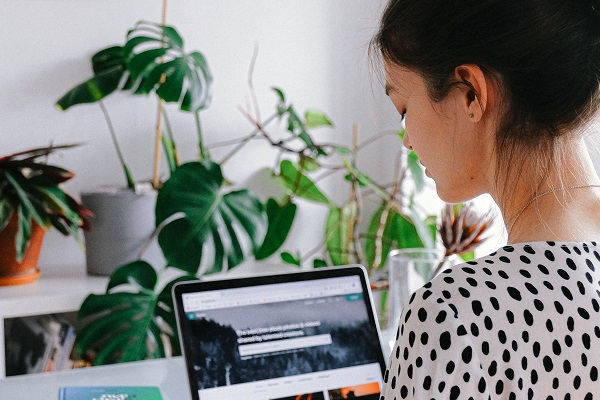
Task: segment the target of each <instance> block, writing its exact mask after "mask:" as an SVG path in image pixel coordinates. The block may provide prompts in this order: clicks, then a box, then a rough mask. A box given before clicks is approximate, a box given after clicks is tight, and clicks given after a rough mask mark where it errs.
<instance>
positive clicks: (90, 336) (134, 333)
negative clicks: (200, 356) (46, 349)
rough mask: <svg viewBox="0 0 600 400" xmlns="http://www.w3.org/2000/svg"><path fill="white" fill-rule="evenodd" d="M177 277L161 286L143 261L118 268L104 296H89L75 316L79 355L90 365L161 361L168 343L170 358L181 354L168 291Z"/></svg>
mask: <svg viewBox="0 0 600 400" xmlns="http://www.w3.org/2000/svg"><path fill="white" fill-rule="evenodd" d="M195 279H196V278H195V277H193V276H180V277H178V278H176V279H174V280H172V281H170V282H169V283H168V284H167V285H165V286H164V287H162V288H160V286H159V280H158V277H157V274H156V272H155V270H154V268H152V266H151V265H150V264H148V263H147V262H145V261H135V262H132V263H129V264H126V265H124V266H122V267H120V268H119V269H117V270H116V271H115V272H114V273H113V275H112V276H111V279H110V281H109V284H108V287H107V291H106V293H105V294H100V295H98V294H91V295H89V296H88V297H87V298H86V299H85V301H84V302H83V304H82V305H81V308H80V309H79V312H78V314H77V317H78V319H79V320H81V321H83V323H84V326H83V328H82V329H81V331H80V332H79V333H78V335H77V340H76V344H75V352H76V354H77V356H78V357H85V358H88V357H92V358H93V364H94V365H103V364H112V363H116V362H127V361H137V360H144V359H148V358H162V357H165V356H166V354H169V352H168V351H166V349H165V346H164V342H163V339H165V338H166V339H167V340H168V343H169V344H170V347H171V351H172V353H173V354H174V355H180V354H181V348H180V345H179V338H178V335H177V326H176V323H175V313H174V309H173V303H172V299H171V289H172V287H173V285H174V284H175V283H177V282H181V281H188V280H195Z"/></svg>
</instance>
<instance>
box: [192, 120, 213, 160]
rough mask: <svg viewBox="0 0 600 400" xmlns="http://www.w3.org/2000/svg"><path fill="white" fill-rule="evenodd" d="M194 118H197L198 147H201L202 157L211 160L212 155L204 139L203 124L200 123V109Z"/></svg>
mask: <svg viewBox="0 0 600 400" xmlns="http://www.w3.org/2000/svg"><path fill="white" fill-rule="evenodd" d="M194 119H195V120H196V131H197V132H198V147H199V148H200V159H201V160H209V159H210V155H209V154H208V150H206V147H205V146H204V140H203V139H202V126H201V125H200V111H196V112H195V113H194Z"/></svg>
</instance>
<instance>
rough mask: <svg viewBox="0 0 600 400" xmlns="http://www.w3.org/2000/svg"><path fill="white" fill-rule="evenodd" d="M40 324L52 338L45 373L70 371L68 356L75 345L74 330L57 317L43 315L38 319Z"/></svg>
mask: <svg viewBox="0 0 600 400" xmlns="http://www.w3.org/2000/svg"><path fill="white" fill-rule="evenodd" d="M38 320H39V322H40V324H41V325H42V326H43V327H44V329H45V330H46V332H47V333H49V334H50V336H51V337H52V352H51V359H50V361H49V363H48V365H46V368H45V371H62V370H65V369H70V365H71V363H70V362H69V361H70V355H71V350H73V345H74V343H75V328H74V327H73V325H71V324H70V323H69V322H67V321H66V320H65V319H64V318H61V317H60V316H58V315H55V314H50V315H43V316H40V317H39V318H38Z"/></svg>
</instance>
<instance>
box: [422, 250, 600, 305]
mask: <svg viewBox="0 0 600 400" xmlns="http://www.w3.org/2000/svg"><path fill="white" fill-rule="evenodd" d="M599 280H600V247H599V246H598V244H597V243H596V242H530V243H519V244H514V245H510V246H504V247H501V248H499V249H498V250H497V251H495V252H493V253H491V254H489V255H487V256H484V257H480V258H477V259H475V260H473V261H469V262H466V263H462V264H457V265H454V266H452V267H450V268H447V269H446V270H444V271H442V272H441V273H440V274H439V275H438V276H436V277H435V278H434V279H432V280H431V281H429V282H428V283H426V284H425V285H424V286H423V287H422V288H421V289H419V290H418V291H417V292H415V293H414V294H413V298H412V299H411V300H414V301H416V302H417V303H420V302H422V299H426V298H429V297H431V298H435V299H436V300H435V301H437V302H439V303H441V302H444V303H448V304H452V305H454V306H455V307H456V308H457V309H464V308H465V307H466V308H467V309H469V310H474V311H475V310H478V309H480V308H484V309H486V308H487V309H488V311H489V312H490V313H493V311H500V310H501V309H504V308H512V307H516V306H517V303H519V302H521V303H523V302H525V303H526V304H527V306H534V307H535V306H537V307H541V306H540V305H539V302H540V301H542V302H548V301H552V302H553V301H554V300H555V298H556V296H561V297H566V298H567V299H569V298H572V297H573V296H575V295H574V294H573V293H576V292H582V291H584V289H582V288H586V287H590V286H593V285H595V282H598V281H599ZM585 291H586V292H587V293H588V294H589V293H594V292H595V291H594V290H589V291H588V290H585ZM503 305H504V306H503ZM522 305H523V304H522Z"/></svg>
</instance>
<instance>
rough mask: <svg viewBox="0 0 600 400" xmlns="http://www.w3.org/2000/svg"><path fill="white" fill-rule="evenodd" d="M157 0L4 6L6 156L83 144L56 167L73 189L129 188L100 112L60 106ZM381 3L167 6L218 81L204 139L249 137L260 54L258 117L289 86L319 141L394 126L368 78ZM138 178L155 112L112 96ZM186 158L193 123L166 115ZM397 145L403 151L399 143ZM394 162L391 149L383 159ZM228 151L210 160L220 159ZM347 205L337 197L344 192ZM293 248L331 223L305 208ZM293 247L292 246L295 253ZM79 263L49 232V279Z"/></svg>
mask: <svg viewBox="0 0 600 400" xmlns="http://www.w3.org/2000/svg"><path fill="white" fill-rule="evenodd" d="M161 3H162V2H161V1H160V0H2V1H1V2H0V4H2V8H1V9H2V12H1V13H0V37H1V38H2V39H0V40H1V41H2V47H1V48H2V50H3V55H2V57H1V60H2V61H0V66H1V67H0V71H1V73H0V93H2V95H1V96H0V113H1V115H2V118H1V122H0V138H1V139H0V143H1V146H0V154H6V153H9V152H12V151H17V150H21V149H24V148H29V147H33V146H42V145H47V144H49V143H50V142H53V143H55V144H62V143H68V142H84V143H85V145H84V146H82V147H80V148H77V149H74V150H70V151H66V152H63V153H62V155H61V156H59V157H54V158H52V159H51V160H50V161H51V162H53V163H55V164H58V165H61V166H64V167H66V168H69V169H71V170H73V171H74V172H76V173H77V177H76V178H75V179H74V180H73V181H71V182H69V183H68V184H67V189H68V190H69V191H70V192H71V193H72V194H74V195H76V196H78V193H79V192H80V191H81V190H85V189H91V188H94V187H96V186H97V185H105V184H118V185H122V184H124V180H123V178H122V173H121V170H120V167H119V164H118V162H117V160H116V156H115V152H114V150H113V147H112V144H111V142H110V139H109V134H108V131H107V129H106V125H105V122H104V119H103V117H102V114H101V112H100V109H99V108H98V106H97V105H86V106H78V107H75V108H73V109H70V110H68V111H67V112H60V111H58V110H56V109H55V108H54V106H53V105H54V103H55V101H56V100H57V99H58V98H59V97H60V96H61V95H63V94H64V92H66V90H68V89H70V88H71V87H72V86H74V85H75V84H76V83H79V82H80V81H83V80H84V79H86V78H87V77H89V76H90V75H91V71H90V66H89V59H90V57H91V55H92V54H93V53H95V52H96V51H97V50H99V49H101V48H103V47H105V46H107V45H110V44H119V43H122V42H123V39H124V35H125V33H126V31H127V30H128V29H129V28H130V27H132V26H133V25H134V23H135V22H136V21H138V20H140V19H147V20H152V21H156V22H158V21H160V13H161ZM381 3H383V2H382V1H364V0H327V1H323V0H286V1H277V0H219V1H215V0H170V2H169V7H168V23H171V24H173V25H175V26H176V27H177V28H178V30H179V31H180V32H181V33H182V35H183V37H184V39H185V40H186V47H187V49H188V50H191V49H198V50H200V51H202V52H204V54H205V55H206V56H207V58H208V61H209V63H210V66H211V69H212V72H213V75H214V79H215V83H214V100H213V104H212V106H211V107H210V108H209V109H208V110H207V111H206V112H204V113H203V114H202V115H203V127H204V131H205V135H206V138H205V140H206V141H207V142H208V143H209V144H210V143H215V142H217V141H221V140H227V139H235V138H237V137H240V136H242V135H245V134H247V133H248V132H250V125H249V124H248V123H247V121H246V120H245V119H244V118H243V117H242V116H241V114H240V113H239V112H238V110H237V107H238V106H239V105H241V106H245V105H246V104H247V102H248V99H249V91H248V87H247V75H248V68H249V64H250V60H251V58H252V53H253V51H254V46H255V45H257V46H258V49H259V50H258V51H259V55H258V60H257V63H256V67H255V73H254V85H255V88H256V91H257V95H258V98H259V102H260V105H261V110H262V115H263V116H266V115H268V114H269V113H270V112H271V111H272V110H273V109H274V108H273V107H274V105H275V96H274V95H273V94H272V93H271V92H270V90H269V88H270V87H271V86H280V87H282V88H283V89H284V90H285V91H286V93H287V94H288V96H289V98H290V99H292V100H293V102H294V104H295V106H296V107H297V109H298V110H299V111H304V110H305V109H306V108H309V107H311V108H318V109H321V110H322V111H324V112H326V113H327V114H328V115H329V116H330V117H331V118H332V119H333V120H334V122H335V123H336V129H335V130H326V129H323V130H321V131H317V132H318V134H319V135H323V139H324V140H325V139H326V140H334V141H338V142H346V143H349V138H350V136H351V131H352V124H353V123H355V122H357V123H359V124H360V126H361V133H362V138H363V139H364V138H366V137H367V136H368V135H370V134H373V133H376V132H380V131H382V130H384V129H387V128H394V129H397V128H398V126H399V119H397V117H393V119H388V118H387V116H390V115H393V113H392V109H391V105H389V104H388V101H387V99H385V98H384V96H383V93H382V90H381V88H380V85H379V82H378V80H377V79H373V78H372V77H371V71H370V67H369V62H368V60H367V43H368V41H369V39H370V38H371V36H372V34H373V32H374V30H375V29H376V26H377V23H378V18H379V14H380V12H381V8H382V5H381ZM106 105H107V107H108V109H109V112H110V114H111V116H112V119H113V122H114V123H115V128H116V130H117V132H118V135H119V138H120V140H121V144H122V146H123V148H124V153H125V157H126V158H127V160H128V162H129V164H130V166H131V168H132V170H133V173H134V175H135V176H136V179H149V178H150V176H151V160H152V157H153V135H154V133H153V130H154V121H155V114H156V111H155V108H156V102H155V101H154V100H153V99H149V98H135V99H133V98H131V97H128V96H126V95H122V94H117V95H115V96H113V97H111V98H110V99H108V100H107V101H106ZM170 116H171V119H172V122H173V126H174V130H175V134H176V138H177V139H178V144H179V149H180V151H182V153H183V154H182V155H183V159H184V160H192V159H194V158H195V157H196V155H197V151H196V148H197V141H196V136H195V131H194V125H193V119H192V117H191V116H190V115H187V114H186V115H182V114H177V113H175V112H174V111H173V112H171V113H170ZM392 143H393V145H394V146H397V145H400V143H399V142H398V141H393V142H392ZM386 148H389V142H388V144H387V145H383V146H380V147H377V146H376V147H373V150H372V153H371V156H369V157H367V158H365V159H363V160H364V161H362V160H361V161H362V162H364V167H365V169H367V170H369V171H385V170H387V169H389V168H390V165H389V164H386V165H381V160H382V158H383V157H381V156H380V153H379V152H380V151H383V150H382V149H386ZM388 152H389V150H388ZM222 154H224V152H223V149H221V150H217V149H215V150H213V155H214V156H215V157H216V158H217V159H218V158H219V156H220V155H222ZM273 155H274V152H273V151H272V150H271V149H270V148H268V147H267V146H266V145H261V144H258V143H255V144H252V145H251V146H248V148H246V149H245V151H243V152H242V153H240V154H239V155H238V156H237V157H236V159H235V161H233V162H231V163H228V164H226V166H225V173H226V175H227V176H228V177H229V178H230V179H232V180H233V181H235V182H245V181H252V182H254V181H256V180H257V176H258V175H257V171H259V170H260V169H261V168H263V167H266V166H270V165H271V164H272V160H273ZM338 195H340V196H341V194H338ZM299 217H300V218H301V220H302V225H300V226H296V229H295V230H294V243H295V245H294V246H289V247H298V248H301V249H303V250H306V249H309V248H312V247H313V246H314V245H315V244H317V243H318V242H319V240H320V235H321V233H322V228H321V227H322V225H323V223H324V213H323V212H321V211H320V210H316V209H315V210H313V209H311V207H304V208H303V210H302V213H301V215H300V216H299ZM296 245H297V246H296ZM83 264H84V255H83V253H82V252H81V250H80V249H79V247H78V246H77V245H76V244H75V242H74V240H72V239H71V238H64V237H62V236H61V235H60V234H58V233H56V232H50V233H49V234H48V235H47V237H46V241H45V244H44V247H43V250H42V257H41V260H40V266H41V268H42V269H43V270H47V269H51V268H58V267H64V266H66V267H71V266H81V265H83Z"/></svg>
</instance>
